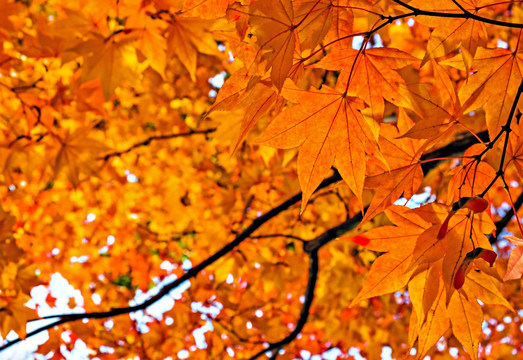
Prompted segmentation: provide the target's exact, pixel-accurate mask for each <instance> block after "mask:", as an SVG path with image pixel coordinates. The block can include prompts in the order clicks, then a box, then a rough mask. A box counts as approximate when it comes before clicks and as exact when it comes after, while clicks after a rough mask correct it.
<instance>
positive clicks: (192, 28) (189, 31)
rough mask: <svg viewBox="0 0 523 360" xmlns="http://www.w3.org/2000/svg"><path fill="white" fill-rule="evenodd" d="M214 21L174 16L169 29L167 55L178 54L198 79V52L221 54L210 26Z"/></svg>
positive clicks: (194, 77) (191, 74)
mask: <svg viewBox="0 0 523 360" xmlns="http://www.w3.org/2000/svg"><path fill="white" fill-rule="evenodd" d="M212 24H213V21H210V20H204V19H198V18H185V17H181V16H174V18H173V21H172V22H171V24H170V26H169V27H168V29H167V39H166V41H167V55H168V56H176V57H177V58H178V59H179V60H180V62H181V63H182V64H183V66H184V67H185V68H186V69H187V71H188V72H189V74H190V76H191V79H192V80H193V81H194V80H195V79H196V60H197V58H198V53H202V54H207V55H218V56H219V55H220V52H219V50H218V46H217V45H216V42H215V41H214V38H213V36H212V34H211V33H210V28H211V27H212Z"/></svg>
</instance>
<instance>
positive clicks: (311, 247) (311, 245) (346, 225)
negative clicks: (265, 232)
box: [0, 135, 477, 351]
mask: <svg viewBox="0 0 523 360" xmlns="http://www.w3.org/2000/svg"><path fill="white" fill-rule="evenodd" d="M475 143H477V139H476V138H475V137H474V136H472V135H468V136H466V137H464V138H463V140H462V141H459V142H455V143H453V144H450V145H447V146H446V147H443V148H441V149H438V150H436V151H435V152H434V153H436V152H438V156H439V152H441V151H452V152H453V153H459V152H462V151H465V150H466V149H467V148H468V147H469V146H470V145H472V144H475ZM444 149H446V150H444ZM438 156H434V155H433V153H429V154H425V155H424V156H422V159H431V158H436V157H438ZM438 161H439V160H436V161H434V163H437V162H438ZM341 180H342V178H341V175H340V174H339V173H338V172H335V174H334V175H332V176H330V177H328V178H327V179H325V180H324V181H323V182H322V183H321V185H320V186H319V187H318V189H317V190H316V191H318V190H321V189H323V188H326V187H328V186H330V185H332V184H334V183H336V182H338V181H341ZM301 196H302V193H301V192H300V193H298V194H296V195H294V196H292V197H291V198H289V199H288V200H287V201H285V202H283V203H281V204H280V205H278V206H276V207H275V208H273V209H272V210H270V211H269V212H267V213H266V214H263V215H262V216H260V217H259V218H257V219H256V220H254V221H253V222H252V223H251V225H250V226H249V227H248V228H247V229H245V230H244V231H243V232H242V233H241V234H239V235H238V236H236V238H235V239H234V240H233V241H231V242H230V243H228V244H227V245H225V246H224V247H222V248H221V249H220V250H218V252H216V253H214V254H213V255H211V256H210V257H209V258H207V259H206V260H204V261H202V262H201V263H200V264H198V265H196V266H195V267H193V268H191V269H190V270H188V271H187V272H186V273H185V274H184V275H183V276H182V277H180V278H178V279H176V280H174V281H173V282H171V283H169V284H167V285H166V286H165V287H163V288H162V289H161V290H160V292H159V293H158V294H157V295H155V296H153V297H151V298H150V299H149V300H146V301H145V302H143V303H141V304H138V305H135V306H128V307H123V308H115V309H112V310H109V311H101V312H92V313H83V314H62V315H52V316H45V317H43V318H41V319H35V320H33V321H38V320H45V319H51V318H60V320H58V321H56V322H54V323H52V324H49V325H46V326H43V327H41V328H38V329H35V330H33V331H31V332H30V333H28V334H27V336H26V338H29V337H32V336H34V335H36V334H39V333H41V332H42V331H45V330H48V329H50V328H52V327H54V326H57V325H60V324H63V323H67V322H71V321H75V320H80V319H102V318H108V317H113V316H118V315H123V314H128V313H131V312H135V311H139V310H144V309H145V308H147V307H149V306H150V305H152V304H154V303H156V302H157V301H158V300H160V299H161V298H162V297H163V296H165V295H167V294H168V293H169V292H170V291H172V290H173V289H175V288H177V287H178V286H180V285H181V284H182V283H183V282H185V281H187V280H189V279H191V278H193V277H195V276H196V275H198V274H199V273H200V272H201V271H202V270H203V269H205V268H206V267H207V266H209V265H211V264H213V263H214V262H216V261H217V260H219V259H220V258H222V257H223V256H225V255H226V254H228V253H229V252H231V251H232V250H233V249H235V248H236V247H237V246H238V245H240V244H241V243H242V242H243V241H244V240H245V239H247V238H249V237H250V235H251V234H252V233H253V232H254V231H256V230H257V229H258V228H259V227H260V226H262V225H263V224H264V223H266V222H267V221H269V220H270V219H272V218H273V217H275V216H277V215H278V214H279V213H281V212H283V211H285V210H286V209H288V208H289V207H291V206H292V205H294V204H295V203H297V202H298V201H299V200H300V199H301ZM361 219H362V216H361V214H357V215H356V216H354V217H352V218H349V219H347V220H346V221H344V222H343V223H341V224H340V225H338V226H335V227H333V228H331V229H329V230H327V231H326V232H325V233H323V234H321V235H320V236H318V237H316V238H315V239H312V240H310V241H306V242H305V244H304V249H305V251H307V252H308V253H309V254H311V253H313V252H316V251H317V250H318V249H319V248H320V247H322V246H324V245H325V244H327V243H329V242H330V241H332V240H334V239H336V238H337V237H339V236H341V235H342V234H344V233H345V232H347V231H350V230H351V229H354V228H355V227H356V226H357V225H358V224H359V222H360V221H361ZM20 341H22V339H16V340H13V341H11V342H8V343H6V344H4V345H3V346H1V347H0V351H2V350H5V349H7V348H9V347H11V346H12V345H14V344H16V343H18V342H20ZM265 351H266V350H265Z"/></svg>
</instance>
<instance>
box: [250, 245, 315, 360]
mask: <svg viewBox="0 0 523 360" xmlns="http://www.w3.org/2000/svg"><path fill="white" fill-rule="evenodd" d="M318 271H319V267H318V251H317V250H313V251H312V252H309V281H308V282H307V289H306V290H305V301H304V302H303V307H302V308H301V312H300V317H299V318H298V322H297V323H296V328H295V329H294V330H293V331H292V332H291V333H290V334H289V335H287V336H286V337H285V338H284V339H283V340H280V341H278V342H276V343H272V344H271V345H270V346H269V347H268V348H267V349H263V350H261V351H259V352H257V353H256V354H255V355H254V356H252V357H251V358H250V360H255V359H257V358H258V357H260V356H261V355H263V354H265V353H266V352H267V351H275V352H276V353H277V352H278V351H279V350H280V349H281V348H282V347H284V346H285V345H288V344H290V343H291V342H292V341H293V340H294V339H296V337H297V336H298V335H299V333H300V332H301V330H302V329H303V327H304V326H305V324H306V323H307V319H308V318H309V311H310V308H311V305H312V300H314V288H315V286H316V280H317V279H318Z"/></svg>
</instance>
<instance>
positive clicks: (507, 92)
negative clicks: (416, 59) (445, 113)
mask: <svg viewBox="0 0 523 360" xmlns="http://www.w3.org/2000/svg"><path fill="white" fill-rule="evenodd" d="M522 62H523V51H522V50H521V48H520V45H519V43H518V46H517V47H516V49H515V50H513V51H510V50H507V49H499V48H497V49H483V48H479V49H478V51H477V54H476V56H475V57H474V61H473V62H472V67H471V69H472V71H473V72H474V75H470V76H469V77H468V79H467V82H466V83H465V85H464V86H463V87H462V88H461V89H460V90H459V99H460V102H461V103H462V104H463V113H467V112H470V111H474V110H476V109H478V108H480V107H481V108H484V110H485V112H486V122H487V128H488V131H489V135H490V138H491V139H493V138H495V137H496V135H497V134H498V133H499V131H500V130H501V127H502V126H503V124H505V122H506V121H507V118H508V115H509V112H510V108H511V106H512V103H513V102H514V98H515V96H516V94H517V92H518V88H519V84H520V83H521V79H522V77H523V75H522V72H521V70H520V69H521V67H522V66H523V63H522ZM441 64H446V65H451V66H454V67H456V68H458V69H465V68H464V67H463V63H462V62H461V61H460V60H458V59H457V57H454V58H452V59H448V60H445V61H443V62H441Z"/></svg>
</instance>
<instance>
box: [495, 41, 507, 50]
mask: <svg viewBox="0 0 523 360" xmlns="http://www.w3.org/2000/svg"><path fill="white" fill-rule="evenodd" d="M497 46H498V47H499V48H503V49H508V43H507V42H505V41H503V40H501V39H498V43H497Z"/></svg>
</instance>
